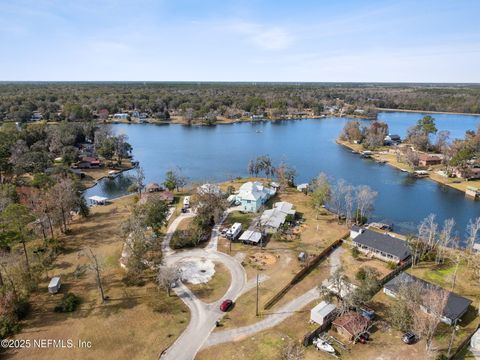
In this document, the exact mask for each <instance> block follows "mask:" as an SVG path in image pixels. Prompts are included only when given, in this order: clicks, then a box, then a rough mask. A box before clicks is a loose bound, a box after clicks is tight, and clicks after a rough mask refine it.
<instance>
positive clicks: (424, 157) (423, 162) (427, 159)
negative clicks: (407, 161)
mask: <svg viewBox="0 0 480 360" xmlns="http://www.w3.org/2000/svg"><path fill="white" fill-rule="evenodd" d="M441 163H442V157H441V156H440V155H433V154H426V153H418V165H420V166H432V165H440V164H441Z"/></svg>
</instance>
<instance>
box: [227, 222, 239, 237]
mask: <svg viewBox="0 0 480 360" xmlns="http://www.w3.org/2000/svg"><path fill="white" fill-rule="evenodd" d="M240 231H242V224H240V223H235V224H233V225H232V226H231V227H230V229H228V230H227V234H226V236H227V238H228V239H230V240H235V239H236V238H237V237H238V235H239V234H240Z"/></svg>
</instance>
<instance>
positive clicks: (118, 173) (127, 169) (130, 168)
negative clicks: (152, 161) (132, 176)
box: [81, 165, 135, 192]
mask: <svg viewBox="0 0 480 360" xmlns="http://www.w3.org/2000/svg"><path fill="white" fill-rule="evenodd" d="M132 169H135V166H132V165H130V166H129V167H126V168H122V169H118V170H117V169H111V170H117V171H118V172H117V173H116V175H120V174H121V173H123V172H125V171H129V170H132ZM87 174H88V173H87ZM108 176H109V175H108V173H107V174H106V175H103V176H101V177H99V178H95V179H94V180H93V184H91V185H88V186H87V185H84V184H82V185H83V189H82V190H81V191H82V192H84V191H87V190H88V189H91V188H93V187H95V186H97V185H98V182H99V181H101V180H103V179H105V178H107V177H108Z"/></svg>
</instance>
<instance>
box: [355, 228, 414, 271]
mask: <svg viewBox="0 0 480 360" xmlns="http://www.w3.org/2000/svg"><path fill="white" fill-rule="evenodd" d="M359 232H360V234H358V235H356V236H355V238H353V239H352V243H353V246H355V247H356V248H357V249H358V250H359V251H361V252H362V253H364V254H366V255H371V256H374V257H376V258H378V259H380V260H382V261H387V262H390V261H392V262H395V263H400V262H402V261H405V260H407V259H408V258H409V257H410V255H411V253H410V249H409V248H408V245H407V243H406V242H405V241H403V240H401V239H398V238H396V237H393V236H390V235H388V234H381V233H379V232H376V231H372V230H368V229H360V230H359Z"/></svg>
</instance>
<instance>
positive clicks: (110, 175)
mask: <svg viewBox="0 0 480 360" xmlns="http://www.w3.org/2000/svg"><path fill="white" fill-rule="evenodd" d="M118 174H120V172H119V171H117V170H110V171H109V172H108V177H109V178H110V179H113V178H115V177H116V176H117V175H118Z"/></svg>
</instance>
